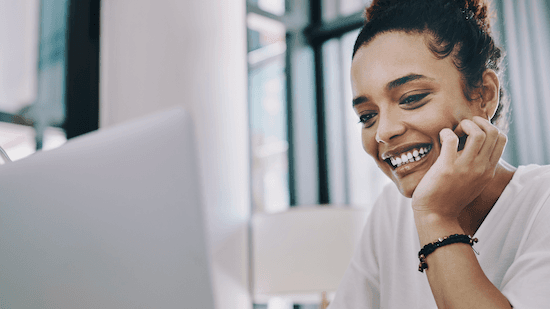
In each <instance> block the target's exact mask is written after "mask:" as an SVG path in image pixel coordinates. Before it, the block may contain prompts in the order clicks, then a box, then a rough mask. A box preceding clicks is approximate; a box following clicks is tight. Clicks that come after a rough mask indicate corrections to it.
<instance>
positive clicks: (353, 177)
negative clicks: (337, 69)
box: [341, 30, 390, 208]
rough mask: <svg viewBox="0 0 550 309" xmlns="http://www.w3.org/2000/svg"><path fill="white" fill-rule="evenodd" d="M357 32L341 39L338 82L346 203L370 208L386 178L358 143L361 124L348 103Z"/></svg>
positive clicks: (350, 96)
mask: <svg viewBox="0 0 550 309" xmlns="http://www.w3.org/2000/svg"><path fill="white" fill-rule="evenodd" d="M358 34H359V30H357V31H353V32H350V33H348V34H346V35H344V36H343V37H342V40H341V48H342V72H343V76H342V80H343V81H344V83H343V84H344V86H343V87H344V89H343V92H344V98H345V99H344V102H345V105H346V108H345V114H346V116H345V117H346V120H345V123H346V147H347V162H348V183H349V188H348V191H349V202H350V204H352V205H359V206H361V207H365V208H370V207H372V205H373V203H374V201H375V199H376V198H377V197H378V195H379V194H380V193H381V191H382V188H383V187H384V186H385V185H386V184H387V183H389V182H390V179H389V178H388V177H387V176H386V175H385V174H384V173H382V171H380V169H379V168H378V166H377V165H376V163H375V162H374V160H373V159H372V158H371V157H369V156H368V155H367V153H366V152H365V151H364V150H363V146H362V144H361V125H360V124H359V123H358V121H359V119H358V117H357V115H355V112H354V111H353V108H352V105H351V101H352V93H351V82H350V68H351V55H352V52H353V44H354V43H355V39H356V38H357V35H358Z"/></svg>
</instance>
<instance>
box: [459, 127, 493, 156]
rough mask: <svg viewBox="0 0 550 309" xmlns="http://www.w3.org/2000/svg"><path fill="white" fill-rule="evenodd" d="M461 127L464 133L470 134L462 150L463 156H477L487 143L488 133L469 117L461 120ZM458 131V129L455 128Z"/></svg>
mask: <svg viewBox="0 0 550 309" xmlns="http://www.w3.org/2000/svg"><path fill="white" fill-rule="evenodd" d="M460 128H461V129H462V131H463V132H464V134H466V135H468V137H467V138H466V144H465V145H464V150H463V152H462V157H463V158H474V157H477V156H478V154H479V152H480V150H481V148H482V147H483V145H484V143H485V138H486V134H485V132H484V131H483V130H482V129H481V128H480V126H479V125H478V124H476V123H475V122H474V121H472V120H469V119H464V120H462V121H461V122H460ZM455 131H456V129H455Z"/></svg>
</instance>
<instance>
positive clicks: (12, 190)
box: [0, 109, 214, 308]
mask: <svg viewBox="0 0 550 309" xmlns="http://www.w3.org/2000/svg"><path fill="white" fill-rule="evenodd" d="M195 145H196V144H195V142H194V137H193V131H192V124H191V120H190V117H189V115H188V114H187V113H186V112H184V111H183V110H181V109H176V110H170V111H167V112H163V113H160V114H156V115H153V116H150V117H147V118H144V119H140V120H137V121H133V122H130V123H126V124H123V125H120V126H117V127H113V128H110V129H106V130H99V131H97V132H94V133H91V134H88V135H84V136H82V137H78V138H75V139H73V140H70V141H69V142H68V143H67V144H65V145H64V146H62V147H61V148H58V149H55V150H51V151H47V152H40V153H37V154H35V155H32V156H30V157H28V158H26V159H23V160H20V161H16V162H13V163H9V164H6V165H2V166H0V308H214V299H213V292H212V285H211V277H210V276H211V275H210V263H209V258H208V253H207V246H206V237H205V224H204V216H203V211H204V210H203V204H202V202H201V188H200V181H199V178H198V170H197V169H198V163H197V158H196V153H197V151H196V149H195Z"/></svg>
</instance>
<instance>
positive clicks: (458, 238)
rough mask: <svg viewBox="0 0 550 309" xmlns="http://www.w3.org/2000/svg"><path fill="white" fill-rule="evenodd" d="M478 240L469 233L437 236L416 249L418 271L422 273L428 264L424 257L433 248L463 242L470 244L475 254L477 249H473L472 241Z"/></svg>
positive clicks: (433, 249) (432, 250)
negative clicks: (434, 239)
mask: <svg viewBox="0 0 550 309" xmlns="http://www.w3.org/2000/svg"><path fill="white" fill-rule="evenodd" d="M477 241H478V240H477V238H472V237H471V236H469V235H464V234H454V235H451V236H445V237H443V238H439V239H438V240H437V241H434V242H432V243H429V244H426V245H425V246H424V247H422V249H420V251H418V258H419V259H420V265H418V271H419V272H421V273H423V272H424V269H428V264H427V263H426V257H427V256H428V255H429V254H430V253H432V252H434V251H435V249H437V248H439V247H443V246H446V245H450V244H456V243H465V244H469V245H470V246H472V249H473V250H474V252H475V253H476V254H479V253H477V251H476V250H475V249H474V247H473V246H474V243H476V242H477Z"/></svg>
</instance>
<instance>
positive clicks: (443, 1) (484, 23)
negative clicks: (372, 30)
mask: <svg viewBox="0 0 550 309" xmlns="http://www.w3.org/2000/svg"><path fill="white" fill-rule="evenodd" d="M411 3H413V4H414V5H415V6H420V7H422V6H434V5H440V6H441V7H442V8H444V9H445V10H447V11H449V13H451V12H452V11H451V10H452V8H453V6H454V7H455V8H457V9H459V10H460V11H461V12H462V13H463V14H464V18H465V19H473V20H475V21H476V22H477V23H478V24H479V26H480V27H481V28H482V30H483V31H487V32H488V31H489V28H490V22H489V20H490V16H489V14H488V12H490V9H489V3H488V2H487V1H485V0H373V1H372V3H371V5H370V6H369V7H367V8H366V9H365V19H366V21H367V22H370V21H372V20H373V19H377V18H379V17H382V16H385V15H386V13H387V12H388V11H392V10H394V9H397V8H399V6H402V5H404V4H409V5H410V4H411Z"/></svg>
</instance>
